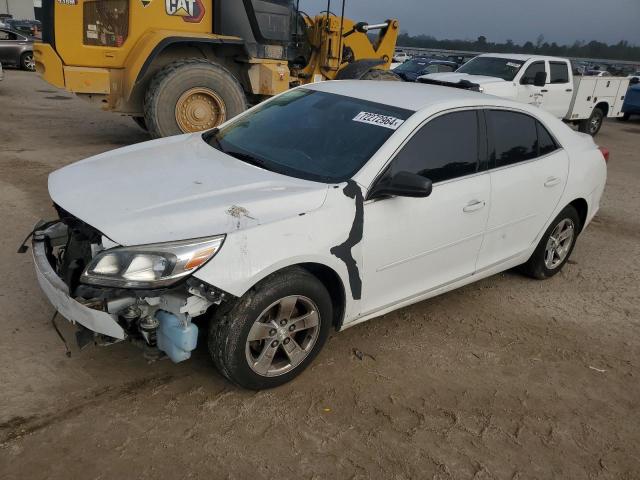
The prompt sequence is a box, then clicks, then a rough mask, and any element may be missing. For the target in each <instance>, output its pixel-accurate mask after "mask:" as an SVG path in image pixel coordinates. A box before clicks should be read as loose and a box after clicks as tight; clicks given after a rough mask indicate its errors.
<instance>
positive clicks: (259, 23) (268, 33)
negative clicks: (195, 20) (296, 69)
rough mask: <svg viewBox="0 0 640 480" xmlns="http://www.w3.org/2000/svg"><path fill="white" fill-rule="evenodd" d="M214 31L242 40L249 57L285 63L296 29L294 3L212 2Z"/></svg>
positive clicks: (290, 0)
mask: <svg viewBox="0 0 640 480" xmlns="http://www.w3.org/2000/svg"><path fill="white" fill-rule="evenodd" d="M213 22H214V24H213V31H214V33H217V34H219V35H234V36H238V37H241V38H243V39H244V40H245V45H246V48H247V50H248V53H249V56H250V57H255V58H269V59H274V60H286V59H287V58H288V56H289V55H288V52H289V49H290V47H291V45H292V43H293V34H294V29H295V25H296V2H295V0H214V15H213Z"/></svg>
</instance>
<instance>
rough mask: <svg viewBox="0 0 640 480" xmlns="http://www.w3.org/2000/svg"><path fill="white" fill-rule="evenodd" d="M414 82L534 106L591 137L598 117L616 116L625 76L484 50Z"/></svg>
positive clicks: (559, 61) (561, 60) (625, 85)
mask: <svg viewBox="0 0 640 480" xmlns="http://www.w3.org/2000/svg"><path fill="white" fill-rule="evenodd" d="M418 81H419V82H422V83H430V84H436V85H445V86H451V87H457V88H465V89H469V90H476V91H479V92H484V93H488V94H490V95H496V96H498V97H503V98H509V99H511V100H516V101H519V102H523V103H529V104H533V105H537V106H539V107H541V108H543V109H545V110H547V111H548V112H550V113H552V114H554V115H555V116H556V117H558V118H561V119H563V120H565V121H567V122H570V123H575V124H577V125H578V129H579V130H580V131H581V132H584V133H588V134H590V135H595V134H597V133H598V131H599V130H600V127H601V126H602V122H603V120H604V118H606V117H611V118H617V117H621V116H622V115H623V114H622V112H621V110H622V104H623V103H624V96H625V94H626V92H627V89H628V88H629V79H628V78H622V77H585V76H578V75H575V76H574V75H573V71H572V68H571V62H570V61H569V60H567V59H566V58H559V57H546V56H539V55H516V54H498V53H490V54H484V55H479V56H477V57H475V58H474V59H473V60H470V61H469V62H467V63H466V64H464V65H463V66H462V67H460V68H459V69H458V70H456V71H455V72H451V73H432V74H429V75H424V76H422V77H420V78H419V80H418Z"/></svg>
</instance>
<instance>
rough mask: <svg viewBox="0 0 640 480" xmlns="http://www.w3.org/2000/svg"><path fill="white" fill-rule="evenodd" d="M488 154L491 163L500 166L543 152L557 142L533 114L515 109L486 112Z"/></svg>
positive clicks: (539, 154) (545, 153)
mask: <svg viewBox="0 0 640 480" xmlns="http://www.w3.org/2000/svg"><path fill="white" fill-rule="evenodd" d="M486 119H487V129H488V132H489V138H490V142H489V157H490V160H491V163H492V165H494V167H496V168H498V167H504V166H507V165H513V164H515V163H519V162H525V161H527V160H532V159H534V158H537V157H540V156H543V155H547V154H549V153H552V152H554V151H556V150H557V149H558V148H559V146H558V144H557V143H556V141H555V140H554V139H553V137H552V136H551V134H550V133H549V131H548V130H547V129H546V128H545V127H544V126H543V125H542V124H541V123H540V122H539V121H538V120H536V119H535V118H533V117H531V116H529V115H527V114H525V113H518V112H511V111H506V110H489V111H487V112H486Z"/></svg>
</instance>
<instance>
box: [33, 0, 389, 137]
mask: <svg viewBox="0 0 640 480" xmlns="http://www.w3.org/2000/svg"><path fill="white" fill-rule="evenodd" d="M344 2H345V0H343V2H342V15H336V14H335V13H333V12H331V0H328V2H327V10H326V11H325V12H322V13H321V14H319V15H317V16H315V17H310V16H308V15H306V14H305V13H304V12H302V11H300V8H299V5H300V1H299V0H297V1H296V0H42V11H43V15H44V17H45V18H44V21H43V32H42V41H41V42H40V43H36V44H35V46H34V52H35V61H36V69H37V71H38V72H39V73H40V74H41V75H42V77H43V78H44V79H45V80H46V81H47V82H49V83H50V84H52V85H55V86H56V87H59V88H64V89H66V90H68V91H70V92H73V93H75V94H77V95H78V96H81V97H83V98H85V99H87V100H89V101H91V102H94V103H96V104H98V105H99V106H100V107H101V108H102V109H103V110H109V111H113V112H117V113H120V114H124V115H129V116H131V117H133V119H134V120H135V121H136V123H138V124H139V125H140V126H141V127H143V128H145V129H147V130H148V131H149V133H150V134H151V135H152V136H153V137H164V136H168V135H174V134H179V133H186V132H196V131H200V130H205V129H209V128H213V127H216V126H217V125H219V124H220V123H222V122H224V121H225V120H226V119H229V118H231V117H233V116H235V115H237V114H239V113H241V112H242V111H244V110H245V109H246V108H247V107H248V106H250V105H255V104H257V103H259V102H260V101H262V100H264V99H265V98H267V97H270V96H273V95H276V94H278V93H281V92H284V91H286V90H287V89H289V88H292V87H295V86H298V85H304V84H307V83H311V82H318V81H323V80H334V79H348V78H351V79H380V80H397V79H398V77H396V76H395V75H394V74H393V73H392V72H390V71H389V70H388V68H389V66H390V64H391V59H392V57H393V52H394V49H395V44H396V40H397V36H398V27H399V25H398V21H397V20H387V21H385V22H383V23H380V24H377V25H368V24H367V23H364V22H359V23H356V22H354V21H352V20H349V19H347V18H344V9H345V5H344ZM323 6H324V5H323ZM374 32H375V33H374ZM374 35H375V37H374Z"/></svg>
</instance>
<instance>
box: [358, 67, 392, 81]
mask: <svg viewBox="0 0 640 480" xmlns="http://www.w3.org/2000/svg"><path fill="white" fill-rule="evenodd" d="M360 80H376V81H378V82H402V78H400V77H399V76H398V75H397V74H395V73H393V72H392V71H391V70H376V69H373V70H369V71H368V72H367V73H365V74H364V75H363V76H362V77H360Z"/></svg>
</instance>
